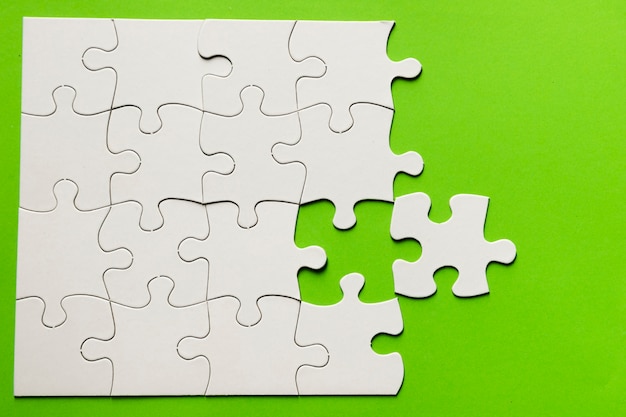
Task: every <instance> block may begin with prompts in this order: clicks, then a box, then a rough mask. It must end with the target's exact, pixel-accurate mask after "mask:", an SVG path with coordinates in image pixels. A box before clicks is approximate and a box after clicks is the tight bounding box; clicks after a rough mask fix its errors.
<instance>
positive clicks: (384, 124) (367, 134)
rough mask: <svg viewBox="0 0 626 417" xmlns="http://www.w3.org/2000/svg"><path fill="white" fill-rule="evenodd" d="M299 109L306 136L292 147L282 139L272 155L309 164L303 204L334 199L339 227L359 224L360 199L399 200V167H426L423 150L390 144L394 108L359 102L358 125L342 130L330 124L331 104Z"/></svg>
mask: <svg viewBox="0 0 626 417" xmlns="http://www.w3.org/2000/svg"><path fill="white" fill-rule="evenodd" d="M299 113H300V123H301V125H302V139H301V140H300V141H299V142H297V143H296V144H295V145H292V146H288V145H285V144H282V143H281V144H277V145H275V146H274V147H273V148H272V154H273V156H274V158H275V159H276V160H277V161H278V162H281V163H288V162H294V161H299V162H301V163H303V164H304V166H305V167H306V180H305V183H304V191H303V193H302V199H301V203H302V204H304V203H309V202H312V201H317V200H323V199H327V200H330V201H331V202H332V203H333V205H334V206H335V216H334V218H333V224H334V225H335V227H336V228H337V229H350V228H351V227H353V226H354V225H355V224H356V216H355V214H354V205H355V204H356V203H357V202H359V201H363V200H379V201H389V202H391V201H393V181H394V178H395V176H396V174H397V173H398V172H405V173H407V174H409V175H418V174H420V173H421V172H422V168H423V166H424V163H423V160H422V157H421V156H420V155H419V154H418V153H416V152H407V153H404V154H402V155H396V154H394V153H393V152H392V151H391V149H390V148H389V133H390V130H391V123H392V121H393V110H389V109H387V108H385V107H381V106H376V105H371V104H357V105H354V106H353V113H354V116H355V120H356V122H355V125H354V126H353V127H352V129H350V130H349V131H347V132H345V133H340V134H339V133H335V132H333V131H332V130H330V129H329V128H328V124H327V121H328V117H329V115H330V113H331V109H330V107H329V106H327V105H324V104H322V105H317V106H314V107H311V108H308V109H305V110H302V111H300V112H299Z"/></svg>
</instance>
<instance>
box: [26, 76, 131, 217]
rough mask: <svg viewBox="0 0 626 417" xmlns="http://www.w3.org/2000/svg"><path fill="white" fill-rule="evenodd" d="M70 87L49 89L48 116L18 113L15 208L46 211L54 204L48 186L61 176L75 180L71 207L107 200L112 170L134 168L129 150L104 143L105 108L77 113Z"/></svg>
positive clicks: (93, 205) (102, 203)
mask: <svg viewBox="0 0 626 417" xmlns="http://www.w3.org/2000/svg"><path fill="white" fill-rule="evenodd" d="M75 95H76V91H74V89H73V88H70V87H61V88H57V89H56V90H54V100H55V102H56V103H57V108H56V110H55V112H54V113H53V114H52V115H50V116H31V115H27V114H23V115H22V139H21V149H20V167H21V168H20V169H21V175H20V207H22V208H26V209H28V210H35V211H49V210H52V209H53V208H54V206H55V200H54V195H53V193H52V188H53V186H54V184H55V183H56V182H58V181H59V180H62V179H70V180H72V181H74V182H75V183H76V184H78V187H79V190H80V192H79V193H78V196H77V198H76V206H77V207H78V208H79V209H82V210H89V209H95V208H99V207H104V206H108V205H109V204H110V203H111V197H110V193H109V180H110V178H111V175H113V173H115V172H125V173H131V172H134V171H136V170H137V168H138V167H139V159H138V158H137V155H136V154H135V153H134V152H131V151H127V152H124V151H126V149H121V148H120V149H119V151H118V152H116V153H111V152H110V151H109V149H108V148H107V137H106V135H107V126H108V123H109V116H110V112H104V113H100V114H96V115H92V116H82V115H79V114H77V113H75V112H74V110H73V108H72V101H73V100H74V97H75Z"/></svg>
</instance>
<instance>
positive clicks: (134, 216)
mask: <svg viewBox="0 0 626 417" xmlns="http://www.w3.org/2000/svg"><path fill="white" fill-rule="evenodd" d="M160 208H161V211H162V212H163V217H164V218H165V222H164V224H163V227H161V228H159V229H157V230H154V231H151V232H147V231H145V230H143V229H141V228H140V227H139V217H140V216H141V205H139V204H138V203H135V202H128V203H122V204H117V205H114V206H113V207H111V211H110V212H109V214H108V216H107V217H106V219H105V220H104V223H103V224H102V229H101V230H100V246H102V248H103V249H104V250H106V251H111V250H115V249H119V248H124V249H127V250H128V251H130V253H131V254H132V255H133V263H132V265H131V266H130V267H129V268H127V269H122V270H120V269H110V270H108V271H107V272H106V273H105V274H104V282H105V284H106V287H107V290H108V292H109V296H110V299H111V301H113V302H116V303H119V304H123V305H125V306H129V307H140V306H143V305H146V304H147V303H148V302H149V301H150V295H149V293H148V291H147V288H148V282H149V281H150V280H151V279H152V278H154V277H157V276H166V277H168V278H170V279H171V280H172V281H174V283H175V286H174V290H173V291H172V294H171V296H170V298H169V300H170V303H171V304H172V305H173V306H175V307H180V306H185V305H191V304H196V303H199V302H202V301H205V300H206V294H207V282H208V281H207V280H208V274H209V271H208V266H207V264H206V262H203V261H197V262H191V263H190V262H185V261H183V260H182V259H181V258H180V257H179V256H178V246H179V244H180V242H182V241H183V239H185V238H189V237H196V238H199V239H200V238H205V237H206V236H207V235H208V233H209V223H208V220H207V217H206V210H205V209H204V206H202V205H200V204H197V203H193V202H190V201H184V200H165V201H163V202H162V203H161V205H160Z"/></svg>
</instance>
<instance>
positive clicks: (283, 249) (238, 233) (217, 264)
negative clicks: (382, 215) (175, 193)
mask: <svg viewBox="0 0 626 417" xmlns="http://www.w3.org/2000/svg"><path fill="white" fill-rule="evenodd" d="M206 210H207V216H208V218H209V236H208V238H207V239H205V240H198V239H194V238H190V239H186V240H184V241H183V242H182V243H181V245H180V255H181V257H182V258H183V259H185V260H188V261H193V260H194V259H197V258H205V259H207V260H208V262H209V291H208V298H209V299H212V298H217V297H223V296H233V297H236V298H237V299H238V300H239V301H240V302H241V309H240V310H239V312H238V313H237V320H239V323H241V324H243V325H247V326H249V325H252V324H254V323H256V322H258V321H259V320H260V319H261V313H260V311H259V309H258V307H257V300H258V299H259V298H260V297H262V296H265V295H282V296H286V297H291V298H295V299H299V298H300V289H299V287H298V270H300V269H301V268H304V267H308V268H314V269H319V268H321V267H323V266H324V265H325V264H326V253H325V252H324V250H323V249H322V248H320V247H318V246H309V247H306V248H298V247H297V246H296V245H295V243H294V233H295V227H296V217H297V215H298V206H297V205H296V204H289V203H279V202H263V203H260V204H259V205H258V208H257V211H258V214H259V222H258V223H257V224H256V225H255V226H254V227H252V228H250V229H244V228H241V227H239V226H238V225H237V212H238V210H237V206H236V205H235V204H232V203H217V204H209V205H207V206H206Z"/></svg>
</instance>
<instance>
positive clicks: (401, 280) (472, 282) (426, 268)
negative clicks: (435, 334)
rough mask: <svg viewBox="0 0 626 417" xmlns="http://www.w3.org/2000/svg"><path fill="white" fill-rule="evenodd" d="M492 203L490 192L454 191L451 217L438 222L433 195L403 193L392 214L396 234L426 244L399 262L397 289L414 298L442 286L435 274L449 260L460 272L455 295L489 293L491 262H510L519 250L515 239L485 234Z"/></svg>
mask: <svg viewBox="0 0 626 417" xmlns="http://www.w3.org/2000/svg"><path fill="white" fill-rule="evenodd" d="M488 205H489V198H488V197H483V196H479V195H470V194H459V195H455V196H453V197H452V198H451V199H450V208H451V209H452V217H451V218H450V219H449V220H448V221H446V222H444V223H434V222H432V221H431V220H430V219H429V218H428V212H429V211H430V198H429V197H428V195H426V194H424V193H413V194H408V195H404V196H402V197H398V198H397V199H396V202H395V205H394V208H393V214H392V217H391V236H392V237H393V238H394V239H396V240H400V239H406V238H411V239H415V240H417V241H418V242H419V243H420V245H421V246H422V255H421V256H420V258H419V259H418V260H417V261H415V262H407V261H404V260H397V261H395V262H394V264H393V276H394V282H395V290H396V293H397V294H402V295H406V296H408V297H415V298H423V297H429V296H431V295H433V294H434V293H435V292H436V291H437V285H436V284H435V281H434V279H433V274H434V273H435V272H436V271H437V270H438V269H440V268H443V267H444V266H451V267H454V268H455V269H456V270H457V271H458V272H459V277H458V278H457V280H456V282H455V283H454V285H453V286H452V292H453V293H454V294H455V295H457V296H459V297H473V296H477V295H481V294H486V293H488V292H489V285H488V283H487V275H486V269H487V265H488V264H489V263H490V262H499V263H504V264H509V263H511V262H513V260H514V259H515V254H516V249H515V245H514V244H513V242H511V241H510V240H506V239H501V240H498V241H496V242H487V241H486V240H485V238H484V234H483V230H484V226H485V218H486V216H487V207H488Z"/></svg>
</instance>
